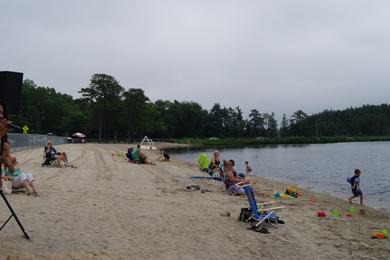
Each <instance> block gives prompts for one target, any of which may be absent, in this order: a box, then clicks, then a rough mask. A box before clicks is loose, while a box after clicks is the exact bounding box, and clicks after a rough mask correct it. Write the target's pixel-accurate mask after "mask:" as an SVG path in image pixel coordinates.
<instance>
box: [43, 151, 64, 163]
mask: <svg viewBox="0 0 390 260" xmlns="http://www.w3.org/2000/svg"><path fill="white" fill-rule="evenodd" d="M59 163H60V162H59V161H58V160H57V158H56V156H55V153H53V152H49V151H48V149H47V146H45V147H44V148H43V159H42V166H48V165H53V166H56V165H58V164H59Z"/></svg>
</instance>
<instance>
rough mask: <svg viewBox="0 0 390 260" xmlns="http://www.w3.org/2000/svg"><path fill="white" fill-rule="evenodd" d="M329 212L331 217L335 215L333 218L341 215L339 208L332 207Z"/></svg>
mask: <svg viewBox="0 0 390 260" xmlns="http://www.w3.org/2000/svg"><path fill="white" fill-rule="evenodd" d="M330 214H331V215H332V216H333V217H335V218H339V217H341V212H340V210H338V209H332V210H331V211H330Z"/></svg>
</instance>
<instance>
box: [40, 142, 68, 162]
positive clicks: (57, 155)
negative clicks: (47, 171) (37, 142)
mask: <svg viewBox="0 0 390 260" xmlns="http://www.w3.org/2000/svg"><path fill="white" fill-rule="evenodd" d="M45 158H46V159H45V161H44V163H43V164H42V166H44V165H53V162H55V163H54V165H55V166H57V167H62V163H61V162H63V163H64V166H70V165H69V162H68V155H67V154H66V153H65V152H58V151H57V150H56V149H55V148H54V146H53V143H52V142H51V141H49V142H48V143H47V146H45Z"/></svg>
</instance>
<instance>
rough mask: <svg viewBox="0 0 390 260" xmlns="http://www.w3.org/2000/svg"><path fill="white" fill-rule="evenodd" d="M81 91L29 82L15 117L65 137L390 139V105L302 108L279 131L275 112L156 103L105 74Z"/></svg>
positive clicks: (253, 141)
mask: <svg viewBox="0 0 390 260" xmlns="http://www.w3.org/2000/svg"><path fill="white" fill-rule="evenodd" d="M79 92H80V93H81V95H82V96H81V98H80V99H76V100H74V99H73V98H72V97H71V96H69V95H65V94H61V93H57V92H56V91H55V89H53V88H49V87H44V86H37V85H36V84H35V83H34V82H33V81H31V80H25V81H24V83H23V88H22V100H21V110H20V114H19V115H18V117H17V118H16V123H18V124H20V125H24V124H26V125H27V126H28V127H29V128H30V129H31V132H32V133H47V132H53V133H55V134H58V135H64V134H66V133H68V134H71V133H73V132H76V131H80V132H84V133H86V134H87V135H88V136H89V137H92V138H99V139H116V138H121V139H123V138H126V139H130V140H134V139H140V138H142V137H143V136H144V135H149V136H152V137H153V138H165V139H167V138H180V139H179V140H178V141H183V142H185V143H187V141H188V138H191V142H192V143H193V144H196V145H200V146H204V145H212V146H218V145H221V146H229V145H261V144H279V143H292V144H298V143H317V142H320V143H323V142H325V143H326V142H336V141H337V142H340V141H341V142H344V141H362V140H387V136H390V105H388V104H382V105H379V106H375V105H365V106H362V107H358V108H352V107H351V108H348V109H345V110H336V111H333V110H325V111H323V112H321V113H318V114H314V115H307V114H306V113H305V112H304V111H303V110H297V111H296V112H294V113H293V114H292V115H291V118H287V117H286V115H285V114H283V118H282V121H281V125H280V129H278V122H277V120H276V118H275V114H274V113H267V112H260V111H258V110H257V109H252V110H251V111H250V114H249V117H248V118H247V119H244V118H243V113H242V111H241V108H240V107H235V108H232V107H222V106H221V105H220V104H218V103H215V104H214V105H213V107H212V108H211V109H210V111H207V110H205V109H203V108H202V106H201V105H200V104H198V103H196V102H186V101H177V100H174V101H167V100H157V101H155V102H151V101H150V100H149V98H148V97H147V96H146V95H145V93H144V91H143V90H142V89H137V88H129V89H127V90H126V89H125V88H123V87H122V86H121V85H120V84H119V82H118V81H117V80H116V79H115V78H114V77H113V76H110V75H106V74H94V75H92V77H91V80H90V83H89V85H88V87H85V88H81V90H80V91H79ZM347 136H350V137H347ZM210 137H217V140H209V138H210ZM194 138H195V139H194ZM218 138H219V139H218ZM213 139H215V138H213ZM184 140H185V141H184Z"/></svg>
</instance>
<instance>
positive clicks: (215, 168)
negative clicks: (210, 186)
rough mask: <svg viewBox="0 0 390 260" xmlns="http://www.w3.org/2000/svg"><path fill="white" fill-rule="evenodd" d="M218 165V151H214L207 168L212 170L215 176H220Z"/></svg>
mask: <svg viewBox="0 0 390 260" xmlns="http://www.w3.org/2000/svg"><path fill="white" fill-rule="evenodd" d="M220 165H221V161H220V159H219V151H214V153H213V158H211V160H210V165H209V170H210V171H212V172H214V175H215V176H217V177H218V176H220V174H221V173H220V169H219V168H220Z"/></svg>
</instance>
